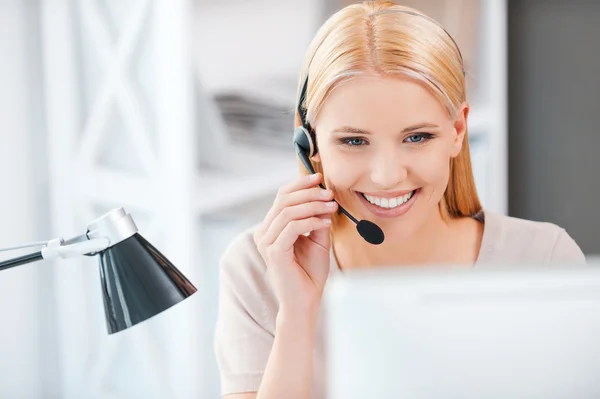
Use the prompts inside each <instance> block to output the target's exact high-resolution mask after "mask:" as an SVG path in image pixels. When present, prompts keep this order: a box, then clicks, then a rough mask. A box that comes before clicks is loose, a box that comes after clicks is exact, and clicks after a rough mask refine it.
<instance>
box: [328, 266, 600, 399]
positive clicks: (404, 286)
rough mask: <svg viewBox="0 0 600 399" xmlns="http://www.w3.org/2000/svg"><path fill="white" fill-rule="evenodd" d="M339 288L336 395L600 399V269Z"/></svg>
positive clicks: (333, 334)
mask: <svg viewBox="0 0 600 399" xmlns="http://www.w3.org/2000/svg"><path fill="white" fill-rule="evenodd" d="M328 284H329V287H328V289H327V291H326V294H325V298H324V303H323V305H324V307H325V312H326V313H325V314H326V325H327V328H326V331H327V333H326V340H327V348H328V349H327V351H328V352H327V359H328V361H327V364H328V368H327V373H328V378H327V380H328V396H327V398H328V399H358V398H361V399H370V398H377V399H383V398H410V399H420V398H444V399H449V398H460V399H467V398H477V399H480V398H486V399H490V398H502V399H505V398H600V264H599V265H589V266H588V267H568V266H567V265H565V267H552V268H548V267H546V268H541V267H526V266H518V267H517V266H510V267H505V268H503V267H500V268H494V269H489V270H484V269H481V270H477V269H473V270H469V271H460V270H457V269H451V270H449V269H433V268H428V269H427V270H415V269H412V270H406V269H400V268H388V269H380V270H369V271H364V270H363V271H348V272H345V273H343V274H340V275H335V276H332V279H331V280H330V281H329V283H328Z"/></svg>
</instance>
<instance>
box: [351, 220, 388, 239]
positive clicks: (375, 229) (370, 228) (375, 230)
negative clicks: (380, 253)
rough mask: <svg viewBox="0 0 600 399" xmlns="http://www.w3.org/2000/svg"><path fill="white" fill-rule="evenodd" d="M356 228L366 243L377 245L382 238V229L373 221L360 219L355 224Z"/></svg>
mask: <svg viewBox="0 0 600 399" xmlns="http://www.w3.org/2000/svg"><path fill="white" fill-rule="evenodd" d="M356 230H358V234H360V235H361V237H362V238H364V239H365V240H366V241H367V242H368V243H370V244H373V245H379V244H381V243H382V242H383V240H384V238H385V237H384V235H383V230H381V228H380V227H379V226H377V225H376V224H375V223H373V222H369V221H368V220H361V221H360V222H358V223H357V224H356Z"/></svg>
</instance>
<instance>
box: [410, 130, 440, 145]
mask: <svg viewBox="0 0 600 399" xmlns="http://www.w3.org/2000/svg"><path fill="white" fill-rule="evenodd" d="M433 137H434V135H433V134H431V133H419V134H413V135H412V136H408V137H407V140H408V142H409V143H413V144H421V143H425V142H426V141H429V140H431V139H432V138H433Z"/></svg>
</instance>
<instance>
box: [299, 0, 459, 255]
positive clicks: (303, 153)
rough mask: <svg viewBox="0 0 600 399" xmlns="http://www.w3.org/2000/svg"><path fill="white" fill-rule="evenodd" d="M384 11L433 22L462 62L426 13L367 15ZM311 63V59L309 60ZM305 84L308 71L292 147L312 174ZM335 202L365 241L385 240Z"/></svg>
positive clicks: (376, 229) (371, 225) (374, 228)
mask: <svg viewBox="0 0 600 399" xmlns="http://www.w3.org/2000/svg"><path fill="white" fill-rule="evenodd" d="M385 13H403V14H410V15H414V16H418V17H424V18H426V19H428V20H429V21H431V22H433V23H435V24H436V25H438V26H439V27H441V28H442V29H443V30H444V31H445V32H446V34H447V35H448V36H449V37H450V39H452V42H453V43H454V45H455V47H456V49H457V50H458V53H459V56H460V59H461V64H462V63H463V58H462V54H461V52H460V49H459V47H458V44H457V43H456V42H455V41H454V38H453V37H452V36H451V35H450V34H449V33H448V31H446V30H445V29H444V28H443V27H442V26H441V25H440V24H439V23H438V22H437V21H435V20H434V19H432V18H430V17H428V16H426V15H422V14H417V13H414V12H412V11H409V10H389V9H388V10H381V11H377V12H373V13H371V14H369V16H373V15H378V14H385ZM315 53H316V51H315ZM313 57H314V55H313ZM311 63H312V60H311ZM309 67H310V65H309ZM308 69H310V68H308ZM464 74H465V70H464V67H463V75H464ZM307 86H308V73H307V74H306V77H305V78H304V82H303V83H302V88H301V90H300V97H299V98H298V103H297V111H298V115H299V116H300V121H301V123H302V125H301V126H298V127H297V128H296V129H295V130H294V147H295V149H296V154H298V157H299V158H300V160H301V161H302V163H303V164H304V166H305V167H306V169H307V170H308V171H309V172H310V173H312V174H314V173H315V170H314V169H313V167H312V164H311V163H310V158H312V157H313V156H315V155H316V154H317V152H318V151H319V150H318V148H317V137H316V133H315V131H314V130H313V129H312V127H311V126H310V124H309V123H308V121H307V120H306V118H307V116H306V115H307V110H304V109H303V108H302V104H303V103H304V101H305V99H306V90H307ZM319 186H321V188H325V187H324V186H323V184H321V183H319ZM334 201H335V199H334ZM336 202H337V201H336ZM337 204H338V209H339V211H340V212H342V213H343V214H344V215H346V216H347V217H348V219H350V220H351V221H352V222H354V224H356V230H357V231H358V234H360V236H361V237H362V238H364V239H365V241H367V242H368V243H370V244H373V245H379V244H381V243H383V241H384V240H385V235H384V234H383V230H382V229H381V227H379V226H377V225H376V224H375V223H373V222H371V221H368V220H360V221H359V220H357V219H356V218H355V217H354V216H352V215H351V214H350V213H349V212H348V211H347V210H346V209H344V208H343V207H342V206H341V205H340V203H339V202H338V203H337Z"/></svg>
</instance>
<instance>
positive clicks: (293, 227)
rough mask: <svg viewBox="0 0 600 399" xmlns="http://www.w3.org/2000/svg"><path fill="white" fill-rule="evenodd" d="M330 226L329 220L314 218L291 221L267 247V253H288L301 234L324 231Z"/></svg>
mask: <svg viewBox="0 0 600 399" xmlns="http://www.w3.org/2000/svg"><path fill="white" fill-rule="evenodd" d="M330 225H331V219H329V218H320V217H316V216H313V217H310V218H307V219H300V220H292V221H291V222H289V223H288V224H287V225H286V226H285V227H284V229H283V231H281V234H279V235H278V237H277V239H276V240H275V242H274V243H273V244H272V245H270V246H269V251H273V253H275V254H281V253H284V252H287V251H290V250H292V248H293V246H294V243H295V242H296V240H297V239H298V237H299V236H300V235H301V234H303V233H306V232H309V231H315V230H320V229H325V228H328V227H329V226H330Z"/></svg>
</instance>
